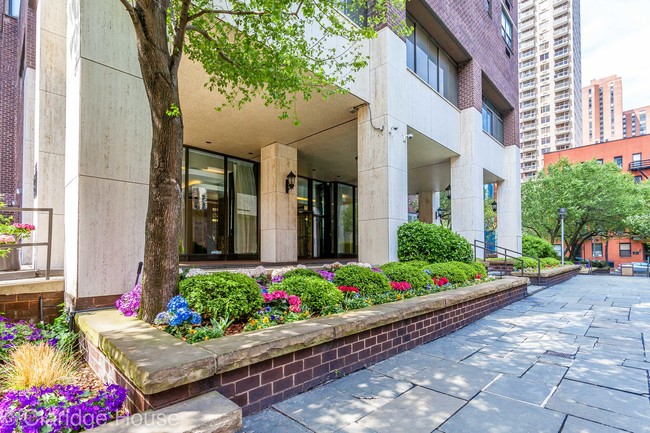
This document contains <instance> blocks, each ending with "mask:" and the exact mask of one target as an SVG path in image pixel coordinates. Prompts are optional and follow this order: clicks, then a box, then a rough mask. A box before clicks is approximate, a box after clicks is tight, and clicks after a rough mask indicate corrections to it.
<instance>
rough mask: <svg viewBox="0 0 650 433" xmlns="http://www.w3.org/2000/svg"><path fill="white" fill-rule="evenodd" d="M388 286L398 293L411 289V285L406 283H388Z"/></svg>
mask: <svg viewBox="0 0 650 433" xmlns="http://www.w3.org/2000/svg"><path fill="white" fill-rule="evenodd" d="M390 286H391V287H392V288H393V290H399V291H402V292H403V291H405V290H409V289H410V288H411V285H410V284H409V283H407V282H406V281H400V282H397V281H393V282H391V283H390Z"/></svg>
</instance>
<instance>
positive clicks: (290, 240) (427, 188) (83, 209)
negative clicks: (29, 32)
mask: <svg viewBox="0 0 650 433" xmlns="http://www.w3.org/2000/svg"><path fill="white" fill-rule="evenodd" d="M66 3H67V8H66ZM66 10H67V11H68V12H67V13H65V11H66ZM60 11H64V12H63V13H61V12H60ZM398 12H400V14H401V15H403V16H404V17H405V19H406V22H407V24H408V25H409V26H411V28H412V29H413V30H414V31H413V33H412V34H411V35H410V36H408V37H401V36H399V35H398V34H396V33H395V31H393V30H392V29H391V27H390V26H386V27H384V28H382V29H381V30H380V31H379V34H378V37H377V38H375V39H373V40H371V41H367V42H365V45H364V48H363V49H364V50H365V53H366V54H367V55H368V56H369V65H368V67H367V68H365V69H363V70H361V71H360V72H359V73H358V74H357V76H356V80H355V81H354V83H353V84H352V85H351V86H350V87H349V88H348V89H347V90H348V92H347V93H344V94H336V95H333V96H331V97H330V98H329V99H327V100H322V99H314V100H311V101H309V102H300V103H298V105H297V107H296V112H297V115H298V116H299V118H300V120H301V125H300V126H298V127H297V126H294V125H293V124H292V123H291V122H289V121H283V120H279V119H278V116H277V112H276V111H275V110H272V109H269V108H267V107H265V105H264V103H263V101H253V102H251V103H249V104H248V105H246V106H245V107H244V108H243V109H241V110H235V109H225V110H222V111H220V112H216V111H215V110H214V107H215V106H219V105H220V104H221V103H222V102H223V98H222V97H221V96H220V95H218V94H215V93H211V92H209V91H208V90H207V89H206V88H205V87H204V86H203V83H205V82H206V80H207V77H206V75H205V73H204V71H203V69H202V67H201V65H199V64H196V63H193V62H191V61H189V60H188V59H184V60H183V63H182V64H181V68H180V72H179V81H180V92H181V109H182V112H183V122H184V131H185V133H184V142H185V148H184V164H183V167H184V168H183V185H182V187H183V203H182V205H183V216H182V218H183V228H182V240H181V241H180V244H179V254H180V256H181V258H182V259H185V260H190V261H191V260H202V261H203V260H215V261H223V260H228V261H232V260H249V261H251V260H253V261H259V262H261V263H288V262H289V263H292V262H295V261H296V260H298V259H299V258H337V257H355V258H358V259H359V260H360V261H364V262H370V263H373V264H381V263H385V262H388V261H392V260H396V259H397V228H398V227H399V226H400V225H401V224H402V223H404V222H406V221H407V220H408V196H409V194H411V195H413V194H418V196H419V203H420V213H419V218H420V219H421V220H423V221H427V222H436V215H435V211H434V209H435V206H434V203H435V198H436V195H437V193H438V192H440V191H444V190H445V189H446V188H447V187H449V188H450V190H451V196H452V199H451V212H452V229H453V230H455V231H457V232H458V233H460V234H461V235H463V236H464V237H465V238H466V239H468V240H469V241H470V242H473V241H474V240H475V239H477V240H483V239H484V218H483V203H484V199H483V196H484V185H486V184H497V188H498V197H499V205H498V217H497V218H498V223H499V224H498V227H497V231H498V239H499V245H501V246H504V247H507V248H510V249H514V250H518V251H519V250H520V248H521V210H520V178H519V169H520V159H519V146H518V145H519V143H518V137H519V133H518V122H517V118H518V91H517V31H516V26H515V18H514V17H516V16H517V4H516V3H514V2H510V1H507V0H502V1H490V2H487V3H486V2H484V1H478V0H477V1H472V2H469V3H463V4H462V5H461V4H459V3H458V2H456V1H453V0H426V1H419V0H418V1H411V2H408V4H407V6H406V10H404V11H398ZM39 14H40V21H39V22H40V23H41V27H40V29H41V36H40V39H39V44H38V47H39V51H38V53H37V63H38V61H39V60H40V66H39V68H38V70H39V73H40V75H39V76H38V80H39V83H40V85H41V91H40V92H38V94H37V104H36V117H37V120H38V121H39V123H40V125H41V126H42V128H41V129H39V127H38V126H37V130H36V137H37V144H36V146H35V147H34V150H33V154H34V155H35V158H36V159H38V160H39V161H38V179H39V181H38V186H37V196H36V197H33V198H32V199H33V200H34V202H38V203H42V202H47V203H49V204H50V205H51V206H52V207H55V209H56V210H55V226H56V227H59V224H60V225H61V228H62V230H61V232H65V242H64V243H63V244H62V247H61V249H60V250H58V254H59V256H60V258H61V259H63V258H65V260H64V262H65V284H66V297H67V300H68V302H69V303H70V304H74V305H75V306H76V308H85V307H88V306H100V305H110V304H112V303H113V302H114V300H115V298H116V296H117V295H119V294H120V293H123V292H124V291H126V290H127V289H129V286H130V285H131V284H132V280H133V274H134V273H135V270H136V268H137V263H138V262H139V261H141V260H142V259H143V257H142V255H143V251H144V222H145V217H146V213H147V197H148V172H149V149H150V140H151V127H150V116H149V108H148V103H147V99H146V97H145V93H144V87H143V84H142V79H141V73H140V67H139V64H138V60H137V55H136V47H135V36H134V32H133V29H132V24H131V22H130V20H129V17H128V15H127V14H126V12H125V11H124V8H123V7H122V6H121V5H120V2H113V1H111V2H80V1H78V0H71V1H70V0H69V1H67V2H66V1H65V0H51V1H50V2H44V3H43V4H41V5H40V8H39ZM350 25H353V24H352V21H351V22H350ZM107 41H110V43H108V42H107ZM339 43H344V41H339ZM61 59H65V61H64V62H62V61H61ZM61 64H63V65H64V66H65V67H64V68H61V67H60V65H61ZM37 66H38V65H37ZM60 86H62V87H60ZM61 98H62V99H63V100H61ZM55 107H56V108H57V109H54V108H55ZM63 107H64V109H63ZM51 124H54V128H53V129H48V131H50V133H49V134H44V133H43V132H44V127H45V126H46V125H47V126H49V125H51ZM61 125H65V127H64V128H63V133H62V134H61ZM52 132H53V133H52ZM41 143H42V144H41ZM43 145H48V146H49V147H50V148H52V149H53V151H52V152H49V153H47V154H46V153H44V152H41V151H40V149H42V147H43ZM63 167H64V168H63ZM291 174H294V175H296V179H295V180H294V181H293V182H290V180H291V176H290V175H291ZM288 184H293V185H294V187H293V188H289V187H288V186H287V185H288ZM59 246H61V245H59ZM62 261H63V260H62Z"/></svg>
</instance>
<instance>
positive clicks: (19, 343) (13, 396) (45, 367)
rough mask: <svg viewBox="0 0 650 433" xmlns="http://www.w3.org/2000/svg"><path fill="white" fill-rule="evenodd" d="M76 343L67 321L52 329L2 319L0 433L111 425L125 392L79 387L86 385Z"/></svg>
mask: <svg viewBox="0 0 650 433" xmlns="http://www.w3.org/2000/svg"><path fill="white" fill-rule="evenodd" d="M75 343H76V334H74V333H72V332H69V331H68V323H67V322H66V316H65V315H62V316H59V317H58V318H57V319H56V320H55V321H54V323H53V324H52V325H42V324H39V325H34V324H31V323H26V322H24V321H18V322H12V321H10V320H8V319H7V318H5V317H2V316H0V372H1V374H0V432H48V433H49V432H65V433H73V432H80V431H84V430H87V429H90V428H93V427H96V426H98V425H101V424H104V423H106V422H107V421H110V420H111V419H115V417H116V415H117V411H118V410H119V409H120V408H121V407H122V405H123V403H124V400H125V399H126V390H125V389H123V388H121V387H119V386H117V385H110V386H108V387H104V388H105V389H100V390H98V391H97V392H93V391H91V390H90V389H88V388H86V387H82V386H79V385H77V383H78V382H84V381H85V382H86V383H87V382H88V380H86V379H85V378H83V377H82V376H81V373H80V372H82V371H84V368H82V366H81V364H80V363H79V360H78V357H77V354H76V352H75ZM85 371H87V370H85Z"/></svg>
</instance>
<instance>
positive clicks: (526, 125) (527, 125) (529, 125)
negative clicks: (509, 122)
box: [521, 122, 537, 133]
mask: <svg viewBox="0 0 650 433" xmlns="http://www.w3.org/2000/svg"><path fill="white" fill-rule="evenodd" d="M535 129H537V123H536V122H531V123H523V124H522V125H521V132H522V133H523V132H526V131H534V130H535Z"/></svg>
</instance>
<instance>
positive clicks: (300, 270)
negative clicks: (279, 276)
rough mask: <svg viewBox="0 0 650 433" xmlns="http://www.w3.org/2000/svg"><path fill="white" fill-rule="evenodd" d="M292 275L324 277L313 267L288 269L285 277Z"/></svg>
mask: <svg viewBox="0 0 650 433" xmlns="http://www.w3.org/2000/svg"><path fill="white" fill-rule="evenodd" d="M290 277H318V278H323V277H322V276H321V274H319V273H318V272H316V271H315V270H313V269H307V268H296V269H292V270H290V271H288V272H287V273H286V274H284V278H290Z"/></svg>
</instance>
